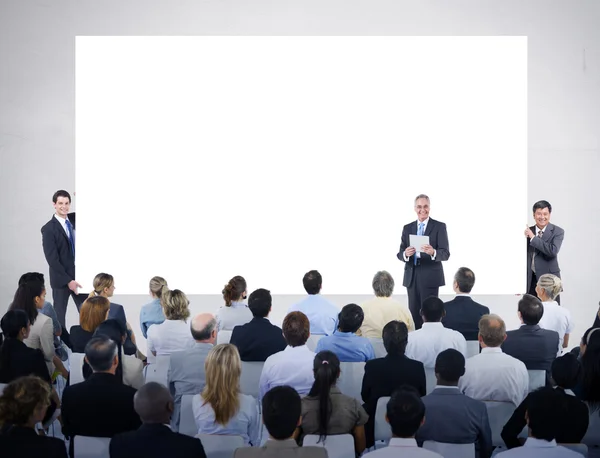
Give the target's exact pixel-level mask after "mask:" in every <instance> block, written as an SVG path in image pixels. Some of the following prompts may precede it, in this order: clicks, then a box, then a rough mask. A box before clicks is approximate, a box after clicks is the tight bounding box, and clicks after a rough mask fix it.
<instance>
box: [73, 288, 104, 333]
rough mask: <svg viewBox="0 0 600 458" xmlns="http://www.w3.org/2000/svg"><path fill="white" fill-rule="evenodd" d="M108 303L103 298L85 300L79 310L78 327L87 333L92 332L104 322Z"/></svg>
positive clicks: (96, 297)
mask: <svg viewBox="0 0 600 458" xmlns="http://www.w3.org/2000/svg"><path fill="white" fill-rule="evenodd" d="M109 310H110V301H109V300H108V299H107V298H105V297H103V296H95V297H89V298H87V299H86V300H85V301H84V302H83V304H81V308H80V309H79V325H80V326H81V329H83V330H84V331H87V332H94V331H95V330H96V328H97V327H98V326H100V323H102V322H103V321H104V320H106V317H107V315H108V311H109Z"/></svg>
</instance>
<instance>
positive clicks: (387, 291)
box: [372, 270, 394, 297]
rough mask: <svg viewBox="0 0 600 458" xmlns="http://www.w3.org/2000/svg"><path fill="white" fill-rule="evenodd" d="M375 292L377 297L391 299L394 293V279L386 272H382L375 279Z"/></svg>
mask: <svg viewBox="0 0 600 458" xmlns="http://www.w3.org/2000/svg"><path fill="white" fill-rule="evenodd" d="M372 285H373V292H374V293H375V296H377V297H390V296H391V295H392V293H393V292H394V277H392V275H391V274H390V273H389V272H387V271H385V270H380V271H379V272H377V273H376V274H375V276H374V277H373V283H372Z"/></svg>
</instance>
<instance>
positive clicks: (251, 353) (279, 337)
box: [230, 317, 287, 361]
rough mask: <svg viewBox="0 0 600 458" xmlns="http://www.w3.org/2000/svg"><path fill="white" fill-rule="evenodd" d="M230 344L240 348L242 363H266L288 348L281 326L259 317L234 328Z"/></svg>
mask: <svg viewBox="0 0 600 458" xmlns="http://www.w3.org/2000/svg"><path fill="white" fill-rule="evenodd" d="M230 343H232V344H233V345H235V346H236V347H237V348H238V350H239V352H240V357H241V358H242V361H266V359H267V358H268V357H269V356H271V355H273V354H275V353H277V352H279V351H283V350H284V349H285V347H286V346H287V343H286V341H285V339H284V338H283V332H282V331H281V328H280V327H279V326H275V325H273V324H271V322H270V321H269V320H268V319H267V318H257V317H254V318H252V320H250V322H248V323H246V324H243V325H242V326H236V327H235V328H233V332H232V333H231V340H230Z"/></svg>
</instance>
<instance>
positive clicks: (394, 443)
mask: <svg viewBox="0 0 600 458" xmlns="http://www.w3.org/2000/svg"><path fill="white" fill-rule="evenodd" d="M385 421H387V422H388V423H389V424H390V426H391V428H392V439H391V440H390V444H389V446H388V447H385V448H381V449H378V450H375V451H373V452H371V453H367V454H365V456H369V457H373V458H403V457H405V458H442V455H440V454H438V453H435V452H432V451H430V450H426V449H423V448H419V446H418V445H417V441H416V439H415V435H416V434H417V431H418V430H419V428H420V427H421V426H423V425H424V424H425V405H424V404H423V401H422V400H421V398H420V396H419V393H417V391H416V390H415V389H414V388H400V389H399V390H397V391H395V392H394V393H393V394H392V397H391V398H390V400H389V401H388V403H387V411H386V415H385Z"/></svg>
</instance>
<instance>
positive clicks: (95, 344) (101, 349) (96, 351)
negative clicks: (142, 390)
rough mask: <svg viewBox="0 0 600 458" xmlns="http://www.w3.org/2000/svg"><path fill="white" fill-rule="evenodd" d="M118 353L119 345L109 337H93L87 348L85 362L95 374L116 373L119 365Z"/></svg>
mask: <svg viewBox="0 0 600 458" xmlns="http://www.w3.org/2000/svg"><path fill="white" fill-rule="evenodd" d="M117 352H118V347H117V344H116V343H115V342H114V341H113V340H112V339H110V338H109V337H106V336H103V335H101V336H97V337H92V339H91V340H90V341H89V342H88V343H87V345H86V346H85V360H86V361H87V363H88V364H89V365H90V366H91V367H92V370H93V371H94V372H111V371H112V373H114V370H116V368H117V365H118V353H117Z"/></svg>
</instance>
